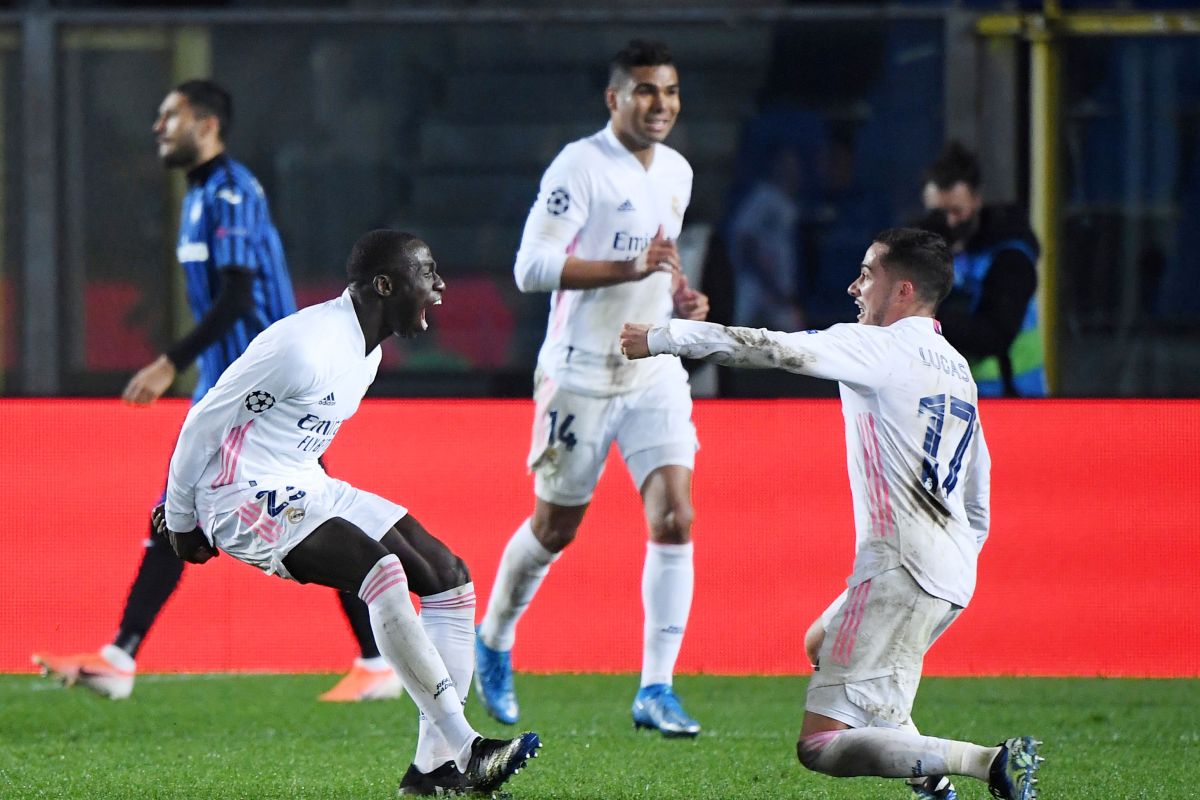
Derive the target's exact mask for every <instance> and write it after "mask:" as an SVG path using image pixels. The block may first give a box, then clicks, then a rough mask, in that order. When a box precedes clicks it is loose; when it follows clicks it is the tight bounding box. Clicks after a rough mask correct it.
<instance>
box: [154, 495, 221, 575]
mask: <svg viewBox="0 0 1200 800" xmlns="http://www.w3.org/2000/svg"><path fill="white" fill-rule="evenodd" d="M150 522H151V524H153V525H154V530H155V532H156V533H158V535H159V536H161V537H163V538H164V539H166V540H167V542H168V543H169V544H170V545H171V549H172V550H174V551H175V555H177V556H179V560H180V561H185V562H187V563H188V564H203V563H204V562H205V561H208V560H209V559H210V558H216V557H217V556H219V555H220V554H221V552H220V551H219V550H217V548H215V547H213V546H212V545H210V544H209V543H208V539H207V538H205V536H204V532H203V531H202V530H200V529H199V528H193V529H192V530H190V531H188V532H187V533H178V532H176V531H173V530H169V529H168V528H167V512H166V508H165V507H164V506H163V505H162V504H159V505H157V506H155V507H154V511H152V512H150Z"/></svg>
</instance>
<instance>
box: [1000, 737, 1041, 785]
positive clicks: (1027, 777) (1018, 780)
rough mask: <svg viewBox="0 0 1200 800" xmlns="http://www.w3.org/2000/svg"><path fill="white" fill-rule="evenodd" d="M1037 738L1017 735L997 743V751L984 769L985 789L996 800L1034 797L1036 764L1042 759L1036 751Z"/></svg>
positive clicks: (1039, 764)
mask: <svg viewBox="0 0 1200 800" xmlns="http://www.w3.org/2000/svg"><path fill="white" fill-rule="evenodd" d="M1040 744H1041V742H1039V741H1037V740H1036V739H1034V738H1033V737H1032V736H1017V737H1013V738H1012V739H1008V740H1006V741H1004V742H1001V743H1000V752H999V753H998V754H997V755H996V758H995V759H994V760H993V761H992V766H991V769H990V770H989V772H988V790H989V791H990V792H991V793H992V796H993V797H998V798H1000V800H1035V798H1037V777H1036V773H1037V771H1038V767H1039V766H1041V763H1042V762H1043V761H1045V760H1046V759H1044V758H1042V757H1041V756H1039V755H1038V754H1037V749H1038V746H1039V745H1040Z"/></svg>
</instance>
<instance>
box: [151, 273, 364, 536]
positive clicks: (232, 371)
mask: <svg viewBox="0 0 1200 800" xmlns="http://www.w3.org/2000/svg"><path fill="white" fill-rule="evenodd" d="M365 349H366V340H365V339H364V338H363V333H362V327H361V326H360V325H359V322H358V317H357V316H356V315H355V313H354V304H353V302H352V301H351V300H350V291H349V290H348V289H347V290H346V291H345V292H343V293H342V296H341V297H339V298H337V299H335V300H330V301H329V302H326V303H321V304H320V305H316V306H311V307H309V308H305V309H303V310H301V311H298V312H296V313H295V314H292V315H291V316H289V317H284V318H283V319H281V320H279V321H278V322H276V323H275V324H273V325H271V326H270V327H269V328H267V329H266V330H265V331H263V332H262V333H261V334H259V335H258V336H257V337H256V338H255V339H254V341H252V342H251V343H250V346H249V347H247V348H246V352H244V353H243V354H242V355H241V356H240V357H239V358H238V359H237V360H236V361H234V362H233V363H232V364H231V365H230V366H229V368H228V369H226V370H225V372H224V374H222V375H221V378H220V380H218V381H217V384H216V386H214V387H213V388H212V389H210V390H209V392H208V394H206V395H204V398H203V399H202V400H201V401H200V402H199V403H197V404H196V405H195V406H193V407H192V409H191V411H189V412H188V415H187V419H186V420H185V421H184V423H183V429H182V430H181V431H180V433H179V441H178V442H177V443H176V445H175V454H174V455H173V456H172V457H171V471H170V475H169V478H168V480H167V527H169V528H170V529H171V530H173V531H190V530H192V528H194V527H195V526H196V520H197V519H198V518H204V517H206V516H207V515H208V514H209V513H210V512H214V511H216V512H219V511H226V510H229V509H226V508H224V507H223V506H222V503H223V502H226V501H227V502H228V503H230V504H232V505H233V506H236V505H237V504H238V503H239V502H240V500H239V499H238V498H239V491H240V490H244V489H248V488H252V487H254V486H258V485H266V484H273V483H277V482H279V481H281V480H293V479H297V478H299V479H302V478H303V477H304V476H306V475H310V474H311V475H313V476H323V475H324V473H323V471H322V469H321V465H320V464H318V463H317V458H318V457H319V456H320V455H321V454H322V453H324V452H325V450H326V448H328V447H329V444H330V443H331V442H332V441H333V437H334V435H335V434H336V433H337V432H338V428H340V427H341V425H342V423H343V422H345V421H346V420H348V419H349V418H350V417H351V416H353V415H354V412H355V411H357V410H358V405H359V403H360V402H361V401H362V398H363V395H364V394H365V393H366V391H367V387H369V386H370V385H371V383H372V381H374V380H375V373H376V371H377V370H378V369H379V359H380V358H381V355H382V354H381V351H380V349H379V348H378V347H376V348H375V349H374V350H372V351H371V352H370V353H366V352H365Z"/></svg>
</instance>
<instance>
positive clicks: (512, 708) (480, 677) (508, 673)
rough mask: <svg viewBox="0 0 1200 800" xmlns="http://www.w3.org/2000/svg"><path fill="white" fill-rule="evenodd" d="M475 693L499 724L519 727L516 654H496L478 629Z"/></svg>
mask: <svg viewBox="0 0 1200 800" xmlns="http://www.w3.org/2000/svg"><path fill="white" fill-rule="evenodd" d="M475 692H476V694H478V696H479V701H480V702H481V703H483V707H484V709H486V710H487V713H488V714H489V715H491V716H492V717H493V718H494V719H495V720H496V721H497V722H502V723H504V724H505V725H515V724H516V722H517V720H518V719H519V718H520V716H521V709H520V707H518V706H517V694H516V692H514V691H513V673H512V651H511V650H493V649H492V648H490V647H488V646H487V645H486V644H484V643H483V639H481V638H480V637H479V629H478V628H476V629H475Z"/></svg>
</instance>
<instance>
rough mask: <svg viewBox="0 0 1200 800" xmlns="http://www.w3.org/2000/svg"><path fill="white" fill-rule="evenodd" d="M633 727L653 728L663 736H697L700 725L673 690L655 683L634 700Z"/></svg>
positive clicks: (644, 688) (640, 691)
mask: <svg viewBox="0 0 1200 800" xmlns="http://www.w3.org/2000/svg"><path fill="white" fill-rule="evenodd" d="M633 727H635V728H653V729H655V730H658V731H661V732H662V735H663V736H695V735H696V734H698V733H700V723H699V722H696V720H694V719H692V718H691V717H689V716H688V715H687V712H686V711H684V710H683V706H681V705H680V704H679V698H678V697H677V696H676V695H675V692H674V690H673V689H671V687H670V686H668V685H667V684H665V683H654V684H651V685H650V686H643V687H642V688H640V689H638V693H637V695H636V696H635V697H634V698H633Z"/></svg>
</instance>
